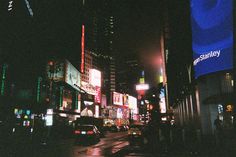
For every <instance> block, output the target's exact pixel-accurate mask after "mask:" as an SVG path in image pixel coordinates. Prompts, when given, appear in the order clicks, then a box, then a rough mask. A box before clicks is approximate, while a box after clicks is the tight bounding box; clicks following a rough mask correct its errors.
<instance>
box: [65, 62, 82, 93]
mask: <svg viewBox="0 0 236 157" xmlns="http://www.w3.org/2000/svg"><path fill="white" fill-rule="evenodd" d="M65 82H66V83H68V84H69V85H71V86H72V87H73V88H75V89H78V87H80V84H81V83H80V72H79V71H78V70H77V69H76V68H75V67H74V66H73V65H72V64H71V63H70V62H69V61H67V60H66V68H65Z"/></svg>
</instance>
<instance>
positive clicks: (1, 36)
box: [0, 0, 184, 80]
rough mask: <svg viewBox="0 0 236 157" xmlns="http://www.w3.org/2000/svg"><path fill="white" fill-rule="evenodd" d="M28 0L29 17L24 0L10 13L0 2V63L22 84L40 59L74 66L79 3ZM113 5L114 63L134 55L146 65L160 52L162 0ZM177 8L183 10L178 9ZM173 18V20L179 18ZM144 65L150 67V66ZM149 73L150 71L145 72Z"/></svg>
mask: <svg viewBox="0 0 236 157" xmlns="http://www.w3.org/2000/svg"><path fill="white" fill-rule="evenodd" d="M29 2H31V7H32V10H33V12H34V17H31V16H30V15H29V13H28V10H27V8H26V6H25V4H24V0H18V1H14V4H13V10H12V11H10V12H8V11H7V6H8V0H4V1H1V4H0V10H1V11H0V22H1V26H0V53H1V61H8V62H9V63H10V64H11V65H12V69H13V71H14V75H13V76H15V77H16V76H17V77H18V79H21V77H22V80H24V79H25V76H28V78H30V77H31V76H33V75H37V73H40V72H41V71H42V70H43V69H42V68H41V69H40V66H39V65H40V64H45V58H46V59H48V58H50V57H53V56H57V57H61V58H68V59H69V60H72V62H76V61H77V58H79V57H80V56H79V55H80V33H81V32H80V29H81V18H80V17H81V14H82V13H81V2H82V1H81V0H50V1H48V0H31V1H29ZM116 2H117V5H116V6H115V7H114V8H115V10H114V14H115V15H116V16H117V32H116V38H115V49H116V54H117V60H123V59H124V58H126V57H127V56H132V55H133V56H134V58H135V57H138V58H139V59H140V61H141V62H142V64H144V63H145V62H146V63H147V62H148V61H147V60H145V59H144V56H151V57H152V56H153V55H156V54H158V53H159V39H160V30H161V29H160V28H161V25H162V11H163V10H162V8H163V2H162V1H161V0H119V1H118V0H117V1H116ZM97 3H98V1H97ZM95 5H96V2H95ZM97 5H99V4H97ZM172 6H173V5H172ZM173 8H174V7H173ZM179 8H183V7H182V6H181V5H180V6H179ZM182 10H184V9H182ZM178 11H179V10H178V8H177V7H176V8H174V9H173V10H172V15H175V13H177V12H178ZM179 15H180V16H181V14H179ZM177 16H178V14H177ZM177 16H176V17H175V16H173V17H172V18H176V19H177V20H178V18H179V17H177ZM176 19H175V20H176ZM175 22H176V23H178V21H175ZM173 25H174V24H173ZM180 29H181V28H180ZM175 35H176V36H178V35H179V34H177V33H176V34H175ZM73 60H74V61H73ZM144 65H147V66H149V67H148V69H152V67H151V66H150V65H149V63H148V64H144ZM154 71H155V70H154ZM150 73H153V71H152V70H150ZM152 78H153V76H152Z"/></svg>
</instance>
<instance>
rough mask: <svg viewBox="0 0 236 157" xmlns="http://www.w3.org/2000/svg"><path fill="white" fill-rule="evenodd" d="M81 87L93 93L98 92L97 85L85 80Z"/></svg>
mask: <svg viewBox="0 0 236 157" xmlns="http://www.w3.org/2000/svg"><path fill="white" fill-rule="evenodd" d="M81 88H82V89H83V90H85V91H86V92H87V93H88V94H91V95H97V93H98V92H97V89H96V87H94V86H92V85H91V84H89V83H87V82H84V81H81Z"/></svg>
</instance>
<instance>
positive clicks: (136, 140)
mask: <svg viewBox="0 0 236 157" xmlns="http://www.w3.org/2000/svg"><path fill="white" fill-rule="evenodd" d="M143 127H144V126H143V125H139V124H138V125H130V127H129V130H128V139H129V144H130V145H133V144H142V142H143V133H142V130H143Z"/></svg>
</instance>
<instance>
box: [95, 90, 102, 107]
mask: <svg viewBox="0 0 236 157" xmlns="http://www.w3.org/2000/svg"><path fill="white" fill-rule="evenodd" d="M95 88H96V95H95V96H94V101H95V103H99V104H100V103H101V87H98V86H97V87H95Z"/></svg>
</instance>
